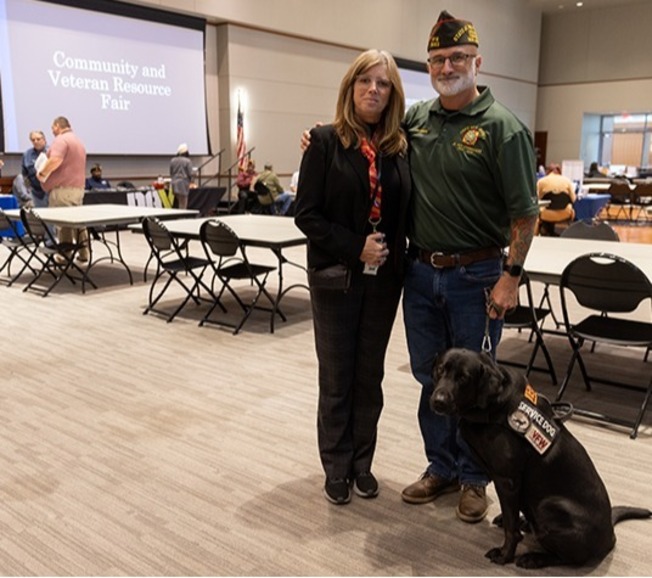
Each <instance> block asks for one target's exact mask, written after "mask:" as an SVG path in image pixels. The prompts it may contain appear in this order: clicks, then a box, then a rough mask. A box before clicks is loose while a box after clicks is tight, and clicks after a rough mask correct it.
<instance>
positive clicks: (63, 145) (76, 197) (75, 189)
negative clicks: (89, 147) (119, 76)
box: [37, 116, 89, 261]
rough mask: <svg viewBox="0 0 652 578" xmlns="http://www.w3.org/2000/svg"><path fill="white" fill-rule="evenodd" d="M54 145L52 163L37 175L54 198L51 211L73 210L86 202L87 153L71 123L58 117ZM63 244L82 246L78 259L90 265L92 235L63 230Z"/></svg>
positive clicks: (49, 157)
mask: <svg viewBox="0 0 652 578" xmlns="http://www.w3.org/2000/svg"><path fill="white" fill-rule="evenodd" d="M52 134H53V135H54V137H55V138H54V141H53V142H52V146H51V147H50V150H49V151H48V160H47V162H46V163H45V165H44V166H43V167H42V168H41V170H40V171H39V173H38V174H37V177H38V179H39V180H40V181H41V183H42V184H43V189H44V190H45V191H47V193H48V194H49V196H50V207H69V206H77V205H81V204H82V203H83V202H84V181H85V178H84V175H85V174H86V149H85V148H84V145H83V144H82V142H81V141H80V140H79V138H77V135H75V133H73V132H72V128H71V127H70V122H68V119H67V118H66V117H64V116H58V117H57V118H55V119H54V121H53V122H52ZM59 241H61V242H62V243H71V242H75V241H77V242H79V243H82V244H83V245H84V246H83V247H82V248H81V249H80V251H79V255H78V259H79V260H80V261H88V258H89V248H88V243H89V241H88V231H87V230H86V229H82V230H76V229H71V228H68V227H61V228H60V229H59Z"/></svg>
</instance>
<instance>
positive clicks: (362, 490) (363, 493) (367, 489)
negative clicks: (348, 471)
mask: <svg viewBox="0 0 652 578" xmlns="http://www.w3.org/2000/svg"><path fill="white" fill-rule="evenodd" d="M353 491H354V492H355V493H356V494H358V496H360V497H361V498H375V497H376V496H377V495H378V481H377V480H376V478H375V477H374V475H373V474H372V473H371V472H364V473H362V474H358V475H357V476H356V478H355V482H353Z"/></svg>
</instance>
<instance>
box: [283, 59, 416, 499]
mask: <svg viewBox="0 0 652 578" xmlns="http://www.w3.org/2000/svg"><path fill="white" fill-rule="evenodd" d="M404 103H405V98H404V92H403V87H402V84H401V79H400V76H399V72H398V68H397V66H396V63H395V62H394V59H393V58H392V57H391V55H390V54H388V53H387V52H384V51H379V50H368V51H366V52H363V53H362V54H360V55H359V56H358V57H357V58H356V59H355V61H354V62H353V64H351V66H350V67H349V70H348V71H347V72H346V74H345V75H344V78H343V79H342V82H341V85H340V90H339V95H338V100H337V106H336V113H335V120H334V122H333V123H332V124H329V125H325V126H322V127H318V128H315V129H313V130H312V131H311V141H310V143H311V144H310V147H309V148H308V149H307V150H306V152H305V154H304V156H303V160H302V163H301V170H300V177H299V185H298V191H297V205H296V217H295V222H296V224H297V226H298V227H299V228H300V229H301V230H302V231H303V232H304V233H305V234H306V236H307V237H308V240H309V244H308V268H309V284H310V289H311V302H312V310H313V322H314V333H315V345H316V351H317V357H318V360H319V403H318V415H317V433H318V445H319V453H320V458H321V462H322V465H323V468H324V472H325V474H326V482H325V484H324V495H325V497H326V499H327V500H329V501H330V502H332V503H334V504H346V503H348V502H349V501H350V499H351V488H353V491H354V492H355V493H356V494H357V495H359V496H361V497H363V498H373V497H375V496H376V495H378V482H377V480H376V478H375V477H374V475H373V474H372V472H371V466H372V460H373V456H374V451H375V448H376V437H377V425H378V420H379V418H380V414H381V411H382V407H383V392H382V381H383V375H384V362H385V352H386V349H387V344H388V342H389V337H390V333H391V330H392V326H393V323H394V318H395V315H396V310H397V307H398V303H399V298H400V295H401V290H402V285H403V270H404V259H405V219H406V213H407V207H408V201H409V194H410V188H411V184H410V174H409V167H408V164H407V158H406V151H407V141H406V138H405V134H404V133H403V131H402V129H401V121H402V119H403V114H404V110H405V104H404Z"/></svg>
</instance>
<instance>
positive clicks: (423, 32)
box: [5, 0, 541, 181]
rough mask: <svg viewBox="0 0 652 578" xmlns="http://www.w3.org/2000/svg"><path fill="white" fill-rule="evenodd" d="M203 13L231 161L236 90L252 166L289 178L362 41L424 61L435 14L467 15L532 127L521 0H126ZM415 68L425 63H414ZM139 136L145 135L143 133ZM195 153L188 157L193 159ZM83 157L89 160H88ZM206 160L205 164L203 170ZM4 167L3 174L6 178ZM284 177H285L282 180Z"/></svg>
mask: <svg viewBox="0 0 652 578" xmlns="http://www.w3.org/2000/svg"><path fill="white" fill-rule="evenodd" d="M131 3H133V4H141V5H147V6H152V7H158V8H162V9H168V10H173V11H178V12H182V13H188V14H192V15H196V16H201V17H205V18H207V20H208V22H209V26H208V34H207V41H206V50H207V62H206V74H207V102H208V123H209V133H210V138H211V143H212V146H213V150H214V152H217V151H219V150H220V149H221V148H225V149H226V152H225V156H226V158H225V162H224V164H223V168H226V167H227V166H228V165H229V164H230V163H231V161H232V159H233V158H234V151H235V123H236V111H237V94H238V89H240V90H241V91H242V94H243V95H246V97H247V101H246V110H245V129H246V141H247V144H248V146H249V147H251V146H255V147H256V150H255V152H254V158H255V159H256V160H257V162H258V164H259V165H261V164H262V163H264V162H266V161H270V162H272V163H273V164H274V166H275V169H276V170H277V172H279V173H284V174H287V175H289V174H291V173H292V172H293V171H294V170H296V168H297V166H298V163H299V160H300V151H299V138H300V134H301V132H302V131H303V129H304V128H305V127H310V126H313V124H314V123H315V122H316V121H318V120H321V121H329V120H330V119H332V116H333V112H334V105H335V99H336V96H337V90H338V87H339V83H340V80H341V77H342V75H343V74H344V72H345V70H346V68H347V67H348V65H349V64H350V62H351V61H352V60H353V58H354V57H355V56H356V55H357V54H358V53H359V52H360V51H361V50H364V49H367V48H370V47H375V48H382V49H386V50H389V51H390V52H391V53H393V54H394V55H395V56H400V57H403V58H408V59H412V60H417V61H424V63H425V58H426V56H427V55H426V46H427V40H428V36H429V33H430V30H431V28H432V26H433V24H434V23H435V21H436V20H437V16H438V15H439V12H440V11H441V10H443V9H448V10H449V11H451V12H452V14H453V15H454V16H457V17H460V18H466V19H469V20H471V21H472V22H473V23H474V25H475V27H476V28H477V30H478V34H479V38H480V44H481V50H480V52H481V54H482V55H483V65H482V70H481V74H480V78H479V81H480V83H481V84H486V85H489V86H490V87H491V88H492V90H493V92H494V94H495V95H496V96H497V97H498V99H499V100H501V101H502V102H503V103H504V104H506V105H507V106H508V107H510V108H511V109H512V110H514V112H515V113H516V114H518V115H519V117H520V118H521V119H522V120H523V121H524V122H525V123H526V124H528V125H529V126H530V128H531V129H534V119H535V115H536V100H537V92H536V82H537V78H538V64H539V41H540V23H541V16H540V12H539V10H537V9H534V8H532V7H531V6H529V2H524V1H523V0H456V1H455V2H454V3H453V2H450V0H355V1H352V0H328V1H323V0H219V1H218V0H187V1H186V0H132V1H131ZM424 66H425V64H424ZM143 138H147V135H143ZM96 160H99V161H101V162H102V164H103V165H104V173H105V175H106V176H107V177H109V178H110V177H111V175H112V174H121V175H134V174H149V175H156V174H158V173H166V172H167V167H168V162H169V159H167V158H142V157H141V158H137V159H134V158H126V157H111V158H97V159H93V161H96ZM202 160H203V159H195V161H196V162H201V161H202ZM89 162H90V160H89ZM213 166H214V165H210V166H209V167H208V169H211V168H213ZM11 168H12V167H10V166H9V167H8V168H7V170H6V171H5V174H12V172H11ZM287 180H289V177H287V178H286V181H287Z"/></svg>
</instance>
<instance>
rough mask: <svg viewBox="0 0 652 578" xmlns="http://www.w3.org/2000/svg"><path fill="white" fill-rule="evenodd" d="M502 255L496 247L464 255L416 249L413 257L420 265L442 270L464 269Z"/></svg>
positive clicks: (468, 252)
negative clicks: (447, 268)
mask: <svg viewBox="0 0 652 578" xmlns="http://www.w3.org/2000/svg"><path fill="white" fill-rule="evenodd" d="M502 254H503V252H502V251H501V250H500V249H499V248H498V247H485V248H484V249H476V250H475V251H465V252H464V253H441V252H439V251H426V250H425V249H417V251H416V253H415V256H416V258H417V259H418V260H419V261H421V262H422V263H427V264H429V265H432V266H433V267H434V268H435V269H443V268H446V267H464V266H466V265H470V264H471V263H475V262H476V261H484V260H485V259H494V258H497V257H500V256H502Z"/></svg>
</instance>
